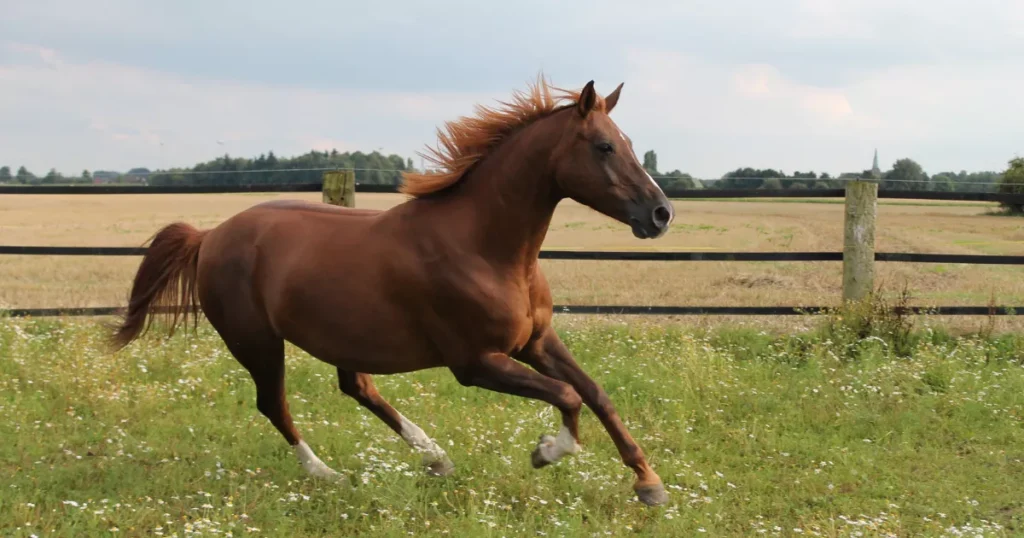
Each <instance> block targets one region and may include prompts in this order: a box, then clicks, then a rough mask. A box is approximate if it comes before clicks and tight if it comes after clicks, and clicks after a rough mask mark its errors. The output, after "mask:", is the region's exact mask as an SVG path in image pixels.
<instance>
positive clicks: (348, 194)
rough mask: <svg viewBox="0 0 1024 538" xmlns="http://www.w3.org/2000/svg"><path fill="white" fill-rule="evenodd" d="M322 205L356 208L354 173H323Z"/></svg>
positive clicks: (350, 171)
mask: <svg viewBox="0 0 1024 538" xmlns="http://www.w3.org/2000/svg"><path fill="white" fill-rule="evenodd" d="M323 178H324V203H326V204H331V205H340V206H345V207H355V206H356V173H355V172H354V171H352V170H329V171H327V172H324V176H323Z"/></svg>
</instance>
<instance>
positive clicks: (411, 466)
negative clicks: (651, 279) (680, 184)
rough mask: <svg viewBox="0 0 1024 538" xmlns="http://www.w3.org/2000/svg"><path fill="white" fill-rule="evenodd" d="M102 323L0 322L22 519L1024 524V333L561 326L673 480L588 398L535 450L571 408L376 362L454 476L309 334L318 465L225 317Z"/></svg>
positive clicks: (157, 523) (1, 455) (1002, 528)
mask: <svg viewBox="0 0 1024 538" xmlns="http://www.w3.org/2000/svg"><path fill="white" fill-rule="evenodd" d="M99 329H100V327H99V326H98V325H96V324H95V321H91V320H75V321H58V320H9V321H6V322H4V323H3V324H0V439H2V440H3V442H2V443H0V476H2V477H3V479H2V480H0V483H2V486H0V514H3V515H2V517H0V535H3V536H19V537H21V536H25V537H27V536H195V535H203V536H211V535H213V536H251V535H255V536H290V537H291V536H294V537H302V536H323V535H330V536H356V535H359V536H389V537H390V536H394V537H398V536H409V535H415V536H420V535H428V536H480V537H491V536H493V537H501V536H588V537H590V536H627V535H629V536H632V535H639V536H760V535H767V536H900V537H902V536H972V537H973V536H1014V535H1016V536H1019V535H1021V533H1024V496H1022V495H1021V483H1022V482H1024V364H1022V362H1021V359H1020V357H1021V353H1022V351H1024V339H1022V338H1021V337H1019V336H1017V337H1013V336H1004V337H1002V338H1000V339H994V340H985V341H982V340H975V339H968V338H952V337H949V336H945V333H944V332H943V331H931V330H927V329H925V330H924V332H921V333H920V338H919V340H917V341H915V342H912V344H911V348H909V351H910V354H909V355H908V356H906V357H901V356H895V355H892V354H890V353H888V352H887V351H886V349H890V348H887V347H886V346H887V342H885V340H884V339H882V340H879V339H874V338H871V339H867V340H863V341H855V340H851V339H849V338H846V337H845V336H843V334H842V333H838V334H835V335H832V336H830V337H827V338H826V337H825V336H821V335H817V334H811V333H802V334H792V335H789V336H785V337H778V336H772V335H769V334H766V333H758V332H755V331H750V330H739V331H737V330H725V329H718V330H715V331H711V332H706V331H703V330H700V329H695V328H688V329H681V328H678V327H677V328H644V329H637V328H634V327H627V326H624V325H617V324H615V323H612V322H596V321H592V322H588V323H586V324H580V325H575V324H573V322H572V320H564V319H563V320H561V321H560V325H559V330H560V331H561V332H562V334H563V335H564V337H565V339H566V341H567V343H568V345H569V346H570V348H571V349H572V350H573V352H574V353H575V354H576V355H577V357H578V360H579V361H580V362H581V363H582V364H583V365H584V367H585V368H586V369H587V370H588V371H589V372H590V373H591V375H592V376H593V377H594V378H595V379H596V380H597V381H598V382H600V383H602V384H603V385H604V386H605V387H606V389H607V391H608V393H609V395H610V397H611V398H612V400H613V402H614V403H615V404H616V406H617V407H618V410H619V412H620V414H621V416H622V417H623V419H624V420H625V421H626V423H627V425H628V427H629V428H630V429H631V432H632V433H633V435H634V437H636V439H637V440H638V442H640V443H641V446H642V447H643V448H644V450H645V452H646V453H647V454H648V456H649V459H650V462H651V464H652V465H653V466H654V468H655V469H656V471H657V472H658V473H659V474H660V475H661V477H662V478H663V480H664V481H665V485H666V486H667V488H668V491H669V493H670V495H671V499H670V502H669V503H668V504H667V505H666V506H663V507H660V508H656V509H650V508H646V507H644V506H642V505H640V504H639V503H637V502H635V501H634V500H633V494H632V491H631V489H630V485H631V481H632V473H631V472H630V471H629V470H628V469H626V468H625V467H624V466H623V465H622V464H621V462H620V461H619V459H618V455H617V453H616V452H615V449H614V446H613V445H612V443H611V442H610V440H609V439H608V437H607V435H606V434H605V432H604V431H603V429H601V427H600V424H599V422H598V421H597V420H596V418H595V417H594V416H593V414H592V413H591V412H590V411H589V410H584V412H583V415H582V428H581V435H582V442H583V452H582V453H581V454H579V455H577V456H575V457H571V458H568V459H565V460H562V461H560V462H558V463H556V464H554V465H552V466H550V467H547V468H544V469H541V470H533V469H532V468H531V467H530V465H529V453H530V450H531V449H532V448H533V446H534V443H535V442H536V439H537V436H538V435H540V434H542V433H552V432H554V430H555V429H556V421H557V419H556V413H554V412H552V410H551V409H550V408H549V407H548V406H546V405H545V404H540V403H537V402H533V401H528V400H523V399H518V398H512V397H508V396H504V395H500V394H495V393H491V392H487V391H484V390H480V389H470V388H465V387H462V386H461V385H459V384H458V383H457V382H455V380H454V379H453V378H452V376H451V375H450V374H448V373H447V372H446V371H443V370H432V371H426V372H419V373H415V374H406V375H397V376H387V377H378V378H376V382H377V384H378V387H379V388H380V391H381V393H382V394H383V395H384V396H385V397H386V398H388V399H389V400H390V401H391V402H392V403H393V404H394V405H395V406H396V408H397V409H399V411H401V412H402V413H404V414H405V415H406V416H408V417H409V418H410V419H411V420H413V421H415V422H417V423H419V424H420V425H421V426H423V428H424V429H425V430H426V431H427V433H428V434H429V435H431V436H432V437H434V438H435V439H437V440H438V442H439V443H440V444H441V445H442V446H444V447H445V449H446V450H447V452H448V454H449V455H450V456H451V458H452V460H453V461H454V462H455V465H456V472H455V474H454V475H452V476H450V477H448V478H443V479H439V478H431V477H428V476H426V475H425V474H424V473H423V472H422V471H421V470H420V469H419V467H418V462H419V458H418V456H417V455H415V454H413V453H412V452H411V451H410V450H409V449H408V448H407V447H406V445H405V444H404V443H403V442H402V441H401V440H400V439H399V438H398V437H397V436H396V435H394V434H393V433H392V432H391V431H390V430H388V429H387V428H386V427H385V426H384V425H383V424H382V423H381V422H380V421H378V420H377V419H376V418H375V417H373V416H372V415H371V414H370V413H368V412H366V411H364V410H362V409H361V408H360V407H359V406H358V405H357V404H356V403H355V402H354V401H353V400H351V399H349V398H347V397H345V396H342V395H341V394H340V392H339V391H338V390H337V388H336V385H335V377H334V373H333V371H332V369H331V368H330V367H328V366H327V365H325V364H323V363H320V362H318V361H315V360H314V359H311V358H310V357H308V356H306V355H304V354H302V353H299V352H296V351H295V350H294V349H289V361H288V372H287V376H288V377H287V382H288V394H289V398H290V403H291V410H292V413H293V415H294V417H295V421H296V424H297V427H298V428H299V429H300V431H301V432H302V433H303V434H304V435H305V437H306V439H307V440H308V442H309V443H310V445H311V446H312V447H313V448H314V449H315V450H316V451H317V453H318V455H320V456H321V457H322V458H323V459H324V460H325V461H326V462H328V463H329V464H330V465H332V466H333V467H335V468H336V469H338V470H339V471H342V472H343V473H344V474H346V476H347V479H348V481H347V482H346V484H343V485H331V484H325V483H320V482H317V481H315V480H312V479H309V478H307V477H306V476H305V475H304V473H303V471H302V470H301V468H300V466H299V465H298V463H297V461H296V460H295V459H294V456H293V455H292V453H291V452H290V451H289V449H288V448H287V446H286V444H285V443H284V441H283V439H282V438H281V437H280V435H279V434H278V433H277V431H276V430H274V429H273V427H272V426H271V425H270V424H269V422H268V421H267V420H266V419H265V418H264V417H263V416H262V415H260V414H259V413H258V412H257V411H256V409H255V405H254V389H253V386H252V382H251V380H250V379H249V377H248V375H247V374H246V373H245V371H244V370H243V369H242V368H241V367H240V366H239V365H238V364H237V363H236V362H235V361H234V360H233V359H232V358H231V357H230V356H229V355H228V353H227V352H226V351H225V348H224V347H223V344H222V343H221V342H220V341H219V340H218V339H217V338H216V336H215V335H214V334H213V332H212V330H211V329H210V328H209V327H207V326H205V325H201V326H200V333H199V334H198V335H196V336H191V335H181V334H179V335H177V336H175V337H174V338H173V339H170V340H167V341H161V340H158V339H156V338H155V337H154V336H155V335H153V336H151V337H148V338H146V339H144V340H143V341H142V342H139V343H137V344H136V345H133V346H132V347H130V348H128V349H127V350H125V351H124V352H121V353H119V354H115V355H111V354H107V353H105V352H104V351H103V348H102V346H101V342H100V340H99V337H100V335H101V334H102V333H101V331H100V330H99Z"/></svg>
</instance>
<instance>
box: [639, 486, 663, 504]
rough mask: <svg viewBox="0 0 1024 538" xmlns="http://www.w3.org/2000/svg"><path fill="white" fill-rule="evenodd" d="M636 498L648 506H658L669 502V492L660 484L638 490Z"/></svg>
mask: <svg viewBox="0 0 1024 538" xmlns="http://www.w3.org/2000/svg"><path fill="white" fill-rule="evenodd" d="M636 496H637V498H639V499H640V502H642V503H644V504H646V505H647V506H658V505H661V504H665V503H666V502H668V492H666V491H665V486H663V485H661V484H660V483H659V484H651V485H650V486H643V487H639V488H636Z"/></svg>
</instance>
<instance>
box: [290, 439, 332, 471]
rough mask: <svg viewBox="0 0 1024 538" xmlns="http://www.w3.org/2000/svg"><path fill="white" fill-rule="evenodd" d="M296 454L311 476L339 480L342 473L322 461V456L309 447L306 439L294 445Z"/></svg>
mask: <svg viewBox="0 0 1024 538" xmlns="http://www.w3.org/2000/svg"><path fill="white" fill-rule="evenodd" d="M294 448H295V455H296V457H298V458H299V462H300V463H301V464H302V468H303V469H305V470H306V472H307V473H309V474H310V476H313V477H316V478H323V479H326V480H339V479H340V478H341V473H339V472H338V471H335V470H334V469H331V468H330V467H328V466H327V464H326V463H324V462H322V461H320V458H318V457H316V454H314V453H313V450H312V449H311V448H309V445H307V444H306V442H305V441H299V444H297V445H295V446H294Z"/></svg>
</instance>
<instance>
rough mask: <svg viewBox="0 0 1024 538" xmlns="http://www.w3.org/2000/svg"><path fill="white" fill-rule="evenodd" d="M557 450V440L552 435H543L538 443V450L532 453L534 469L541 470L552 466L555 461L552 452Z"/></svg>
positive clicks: (531, 458)
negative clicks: (549, 465) (546, 466)
mask: <svg viewBox="0 0 1024 538" xmlns="http://www.w3.org/2000/svg"><path fill="white" fill-rule="evenodd" d="M554 448H555V438H554V437H553V436H551V435H541V436H540V440H539V441H538V442H537V448H535V449H533V452H531V453H530V464H531V465H533V468H534V469H540V468H541V467H544V466H545V465H548V464H550V463H551V462H552V461H554V459H553V458H552V457H551V454H550V452H551V451H552V450H554Z"/></svg>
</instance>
